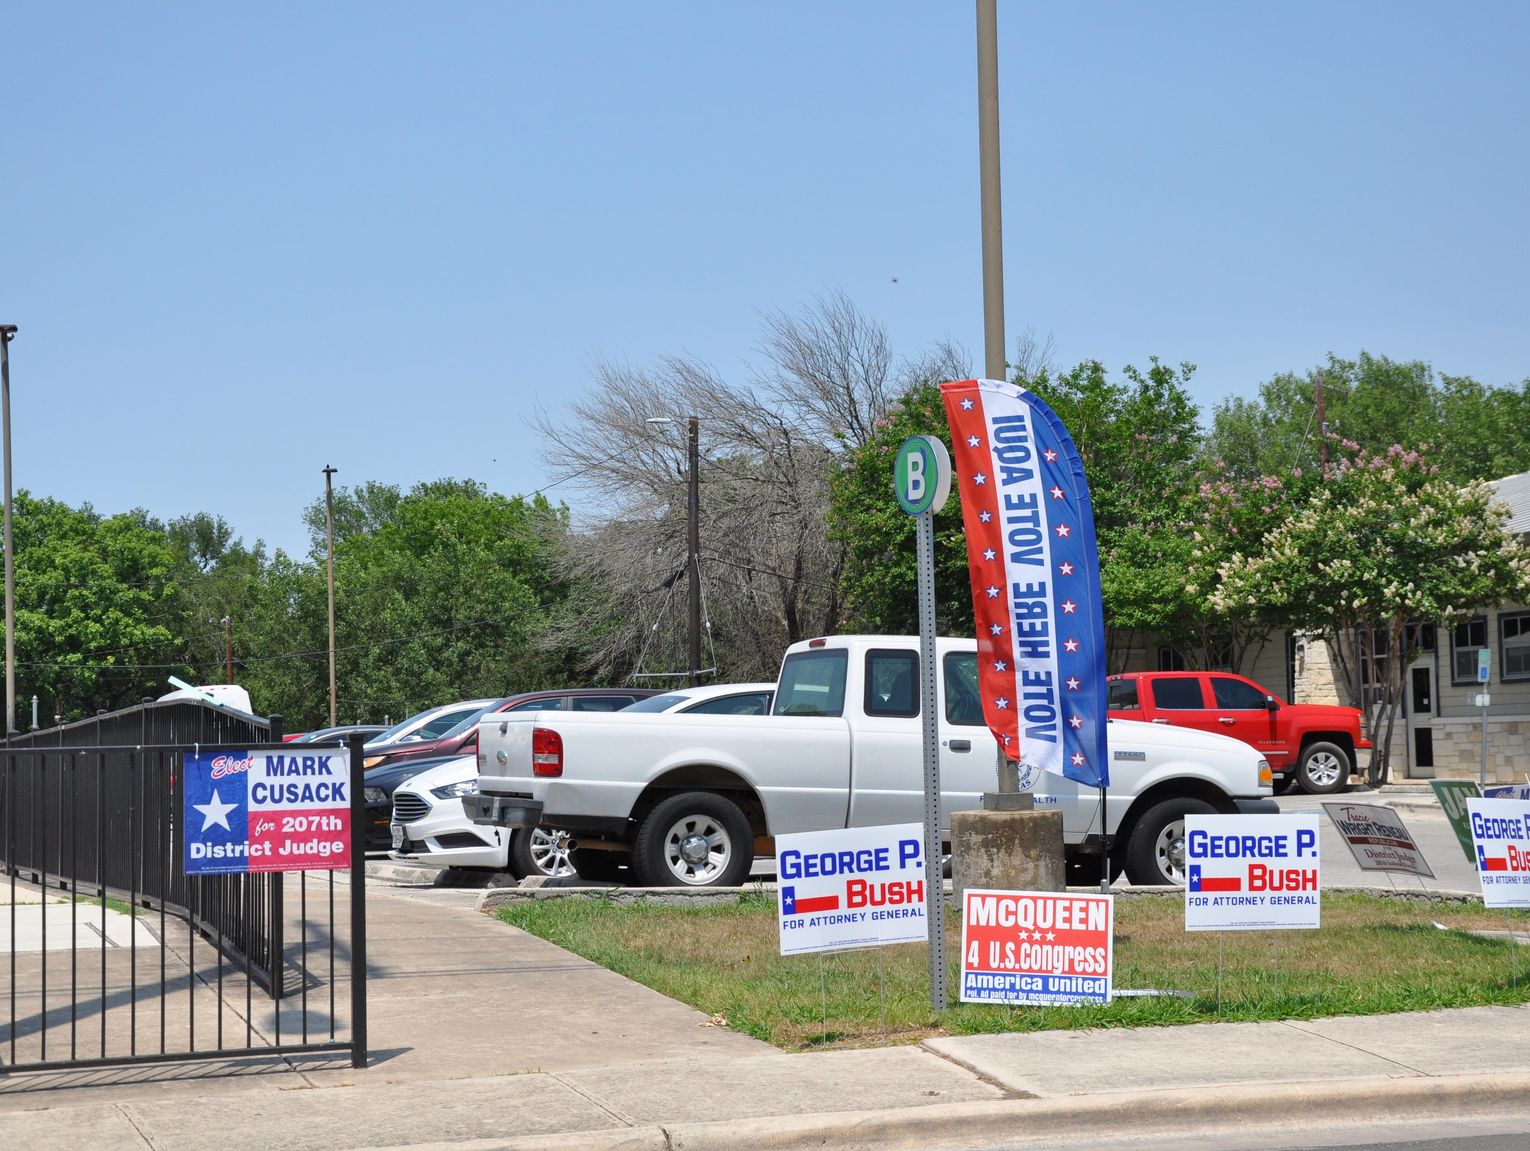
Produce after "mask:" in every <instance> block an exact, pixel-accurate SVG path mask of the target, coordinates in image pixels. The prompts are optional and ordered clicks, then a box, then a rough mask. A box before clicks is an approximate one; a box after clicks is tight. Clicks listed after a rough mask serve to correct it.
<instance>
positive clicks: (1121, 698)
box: [1106, 679, 1142, 711]
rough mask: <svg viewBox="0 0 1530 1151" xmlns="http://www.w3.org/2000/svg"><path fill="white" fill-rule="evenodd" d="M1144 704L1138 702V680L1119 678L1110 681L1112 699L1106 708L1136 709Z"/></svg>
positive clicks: (1113, 709)
mask: <svg viewBox="0 0 1530 1151" xmlns="http://www.w3.org/2000/svg"><path fill="white" fill-rule="evenodd" d="M1141 706H1142V705H1141V704H1139V703H1138V702H1137V681H1136V680H1134V679H1117V680H1112V681H1111V683H1110V699H1109V702H1108V703H1107V704H1106V708H1107V709H1108V710H1110V711H1136V710H1138V709H1139V708H1140V707H1141Z"/></svg>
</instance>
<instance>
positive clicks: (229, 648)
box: [220, 615, 234, 683]
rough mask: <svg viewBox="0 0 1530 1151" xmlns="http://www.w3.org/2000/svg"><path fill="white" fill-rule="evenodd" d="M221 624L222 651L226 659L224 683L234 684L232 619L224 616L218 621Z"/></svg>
mask: <svg viewBox="0 0 1530 1151" xmlns="http://www.w3.org/2000/svg"><path fill="white" fill-rule="evenodd" d="M220 622H221V623H222V624H223V642H224V651H225V653H226V655H227V659H228V678H227V679H225V680H224V681H223V682H224V683H233V682H234V617H233V616H231V615H226V616H224V617H223V619H222V620H221V621H220Z"/></svg>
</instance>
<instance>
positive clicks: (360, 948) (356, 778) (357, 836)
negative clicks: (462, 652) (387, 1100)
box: [346, 732, 367, 1067]
mask: <svg viewBox="0 0 1530 1151" xmlns="http://www.w3.org/2000/svg"><path fill="white" fill-rule="evenodd" d="M346 743H347V745H348V747H349V750H350V753H351V1066H352V1067H365V1066H366V1065H367V825H366V811H367V808H366V803H365V802H364V801H363V795H364V793H365V790H366V783H365V768H364V767H363V766H362V760H363V758H364V756H365V754H366V752H365V749H364V747H363V745H364V743H365V739H364V738H363V737H362V735H361V734H360V733H359V732H352V733H351V734H350V737H349V738H348V739H347V740H346Z"/></svg>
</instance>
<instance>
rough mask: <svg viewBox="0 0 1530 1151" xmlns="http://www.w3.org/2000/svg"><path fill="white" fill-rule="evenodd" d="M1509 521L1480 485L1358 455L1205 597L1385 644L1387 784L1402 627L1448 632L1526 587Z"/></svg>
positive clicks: (1525, 554)
mask: <svg viewBox="0 0 1530 1151" xmlns="http://www.w3.org/2000/svg"><path fill="white" fill-rule="evenodd" d="M1505 518H1506V509H1505V508H1504V507H1503V506H1502V505H1500V504H1494V503H1493V502H1492V501H1491V499H1490V496H1489V491H1488V488H1487V485H1486V484H1484V483H1481V482H1476V483H1471V484H1467V485H1465V486H1462V485H1458V484H1457V483H1455V482H1454V481H1452V480H1450V479H1448V478H1447V477H1445V476H1444V475H1443V474H1441V473H1440V472H1439V470H1438V469H1437V468H1435V467H1433V466H1432V465H1430V464H1429V463H1427V462H1426V461H1425V459H1424V457H1423V456H1422V455H1421V454H1420V453H1418V452H1415V451H1409V450H1405V449H1404V448H1402V447H1397V446H1394V447H1392V448H1391V449H1389V450H1388V451H1386V452H1383V453H1379V454H1373V453H1370V452H1366V451H1363V450H1362V451H1359V452H1357V453H1355V454H1354V455H1353V456H1346V457H1345V458H1342V459H1340V460H1339V461H1338V462H1337V463H1335V464H1334V465H1333V466H1332V467H1331V468H1330V470H1329V472H1328V474H1327V476H1326V477H1325V482H1324V483H1323V484H1321V485H1319V486H1317V487H1316V488H1315V490H1314V492H1313V493H1312V495H1311V497H1310V498H1309V499H1308V500H1307V501H1306V502H1305V503H1303V504H1302V505H1301V506H1300V507H1298V508H1297V509H1295V511H1294V513H1293V514H1292V515H1291V516H1290V518H1289V519H1287V520H1286V521H1285V522H1284V523H1282V524H1280V525H1279V526H1277V527H1275V528H1274V529H1273V530H1271V531H1270V532H1269V533H1268V534H1267V535H1266V536H1264V538H1263V540H1262V542H1261V543H1260V544H1259V546H1258V547H1257V548H1251V549H1249V550H1248V551H1245V552H1239V553H1235V554H1233V555H1232V556H1231V557H1230V558H1229V559H1227V560H1226V561H1225V562H1224V563H1223V564H1222V566H1221V569H1220V573H1219V574H1220V577H1221V582H1220V585H1219V586H1218V587H1217V588H1216V589H1215V591H1214V592H1213V593H1212V595H1211V600H1212V603H1213V604H1214V606H1215V607H1216V609H1217V610H1219V611H1221V612H1223V613H1226V614H1228V615H1232V614H1238V613H1243V614H1248V615H1251V616H1252V615H1260V614H1262V615H1264V617H1265V618H1266V619H1268V620H1270V621H1271V622H1276V623H1280V624H1283V625H1284V626H1288V627H1292V628H1295V629H1299V630H1304V631H1309V632H1313V633H1316V634H1318V635H1321V636H1323V637H1325V638H1328V639H1332V640H1337V639H1340V638H1342V637H1345V636H1353V635H1357V634H1358V635H1367V634H1379V635H1382V636H1385V637H1386V643H1385V664H1384V667H1383V668H1382V669H1381V673H1380V675H1379V677H1378V678H1379V679H1380V683H1381V687H1382V693H1381V700H1380V705H1381V710H1380V716H1381V717H1384V718H1382V720H1381V722H1382V724H1383V725H1384V727H1383V729H1382V730H1381V731H1380V732H1375V733H1373V738H1374V739H1375V742H1376V750H1375V752H1373V754H1372V759H1371V782H1373V783H1379V782H1383V781H1385V779H1386V778H1387V770H1388V749H1389V743H1390V739H1391V735H1392V725H1393V720H1394V717H1395V712H1396V701H1397V700H1398V698H1399V696H1400V692H1401V686H1402V668H1403V666H1404V663H1405V661H1406V657H1407V650H1406V649H1407V639H1408V635H1409V625H1410V624H1415V623H1427V622H1441V623H1444V624H1447V625H1449V624H1451V623H1454V622H1457V621H1459V620H1460V619H1461V618H1464V616H1465V615H1466V614H1468V613H1470V612H1471V611H1472V610H1474V609H1477V608H1481V607H1484V606H1491V605H1495V604H1499V603H1502V602H1504V601H1505V600H1523V599H1524V598H1525V596H1526V594H1527V590H1530V550H1527V549H1526V547H1525V546H1524V545H1523V544H1522V543H1520V542H1518V541H1517V540H1516V539H1514V538H1512V537H1510V536H1509V535H1508V534H1507V533H1506V532H1505V531H1504V521H1505ZM1378 646H1379V645H1378ZM1376 719H1377V717H1376V715H1375V714H1374V713H1372V723H1373V724H1375V723H1376Z"/></svg>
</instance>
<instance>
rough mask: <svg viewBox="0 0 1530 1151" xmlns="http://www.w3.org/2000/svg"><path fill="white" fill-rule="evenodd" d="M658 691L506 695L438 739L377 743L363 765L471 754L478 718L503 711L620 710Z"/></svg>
mask: <svg viewBox="0 0 1530 1151" xmlns="http://www.w3.org/2000/svg"><path fill="white" fill-rule="evenodd" d="M658 694H659V693H658V692H657V691H655V690H653V689H651V688H644V687H580V688H566V689H563V690H559V691H525V692H521V693H520V694H519V695H507V696H505V697H504V698H503V699H499V700H495V701H494V702H493V703H491V704H490V705H489V706H488V707H486V708H484V709H483V710H482V711H478V712H475V713H473V714H472V715H470V716H468V717H467V718H466V719H464V720H462V721H461V722H460V723H458V724H457V726H456V727H453V728H452V729H451V730H450V731H448V732H446V734H445V735H442V736H440V737H439V738H437V739H413V740H410V741H409V742H408V743H400V744H396V745H393V746H389V747H379V748H378V749H377V750H376V751H375V752H374V753H373V754H372V755H369V756H367V757H366V759H364V760H362V766H363V767H364V768H366V769H367V770H368V771H370V770H371V769H373V768H375V767H386V766H391V765H393V764H397V763H403V762H405V761H406V760H411V759H434V758H439V757H441V756H449V755H472V754H473V753H474V752H476V751H477V750H478V721H479V720H481V719H483V718H484V717H485V716H489V715H495V714H497V713H499V712H502V711H620V710H621V709H622V708H624V707H626V706H627V705H628V704H632V703H636V702H637V701H638V700H640V699H647V698H648V697H649V696H651V695H658Z"/></svg>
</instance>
